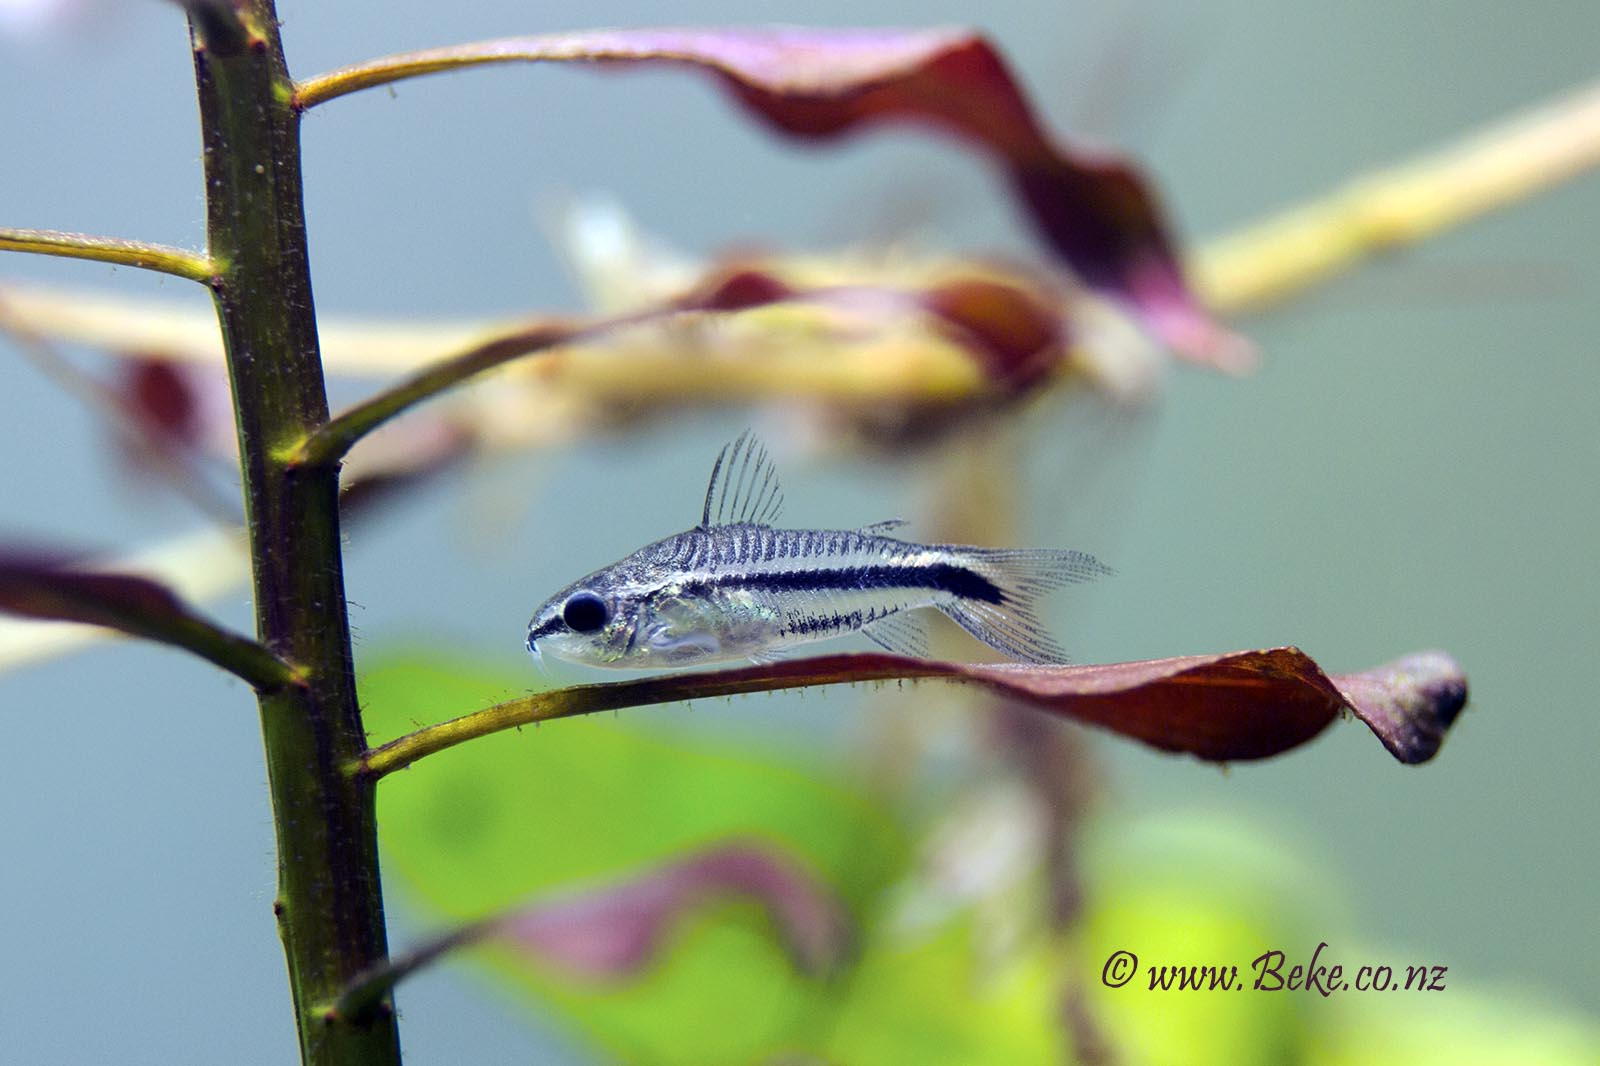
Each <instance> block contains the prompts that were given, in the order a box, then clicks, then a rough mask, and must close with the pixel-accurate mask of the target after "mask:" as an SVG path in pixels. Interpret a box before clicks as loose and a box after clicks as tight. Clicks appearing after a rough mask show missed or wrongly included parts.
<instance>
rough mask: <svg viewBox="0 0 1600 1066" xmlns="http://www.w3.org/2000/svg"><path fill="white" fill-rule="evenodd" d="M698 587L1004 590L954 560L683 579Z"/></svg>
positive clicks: (977, 596) (964, 593)
mask: <svg viewBox="0 0 1600 1066" xmlns="http://www.w3.org/2000/svg"><path fill="white" fill-rule="evenodd" d="M696 586H699V587H700V588H711V587H715V588H729V587H737V588H753V589H761V590H763V591H767V592H836V591H840V590H845V591H849V590H855V589H877V588H916V589H938V590H939V591H941V592H948V593H950V594H951V595H953V596H958V597H960V598H961V599H964V600H977V601H979V602H982V603H994V604H1002V603H1005V602H1007V600H1006V595H1005V591H1004V590H1003V589H1001V588H1000V586H999V585H996V584H995V583H994V582H993V581H990V580H989V579H988V578H986V577H984V576H983V575H982V574H980V573H978V572H977V571H975V570H969V569H968V568H966V567H964V566H957V565H956V564H955V563H929V564H927V565H925V566H893V565H889V564H884V565H877V566H852V567H838V568H832V569H826V568H823V569H815V570H777V571H774V572H771V573H746V574H716V575H713V576H710V577H706V578H702V579H700V580H698V581H692V582H686V583H685V585H684V589H685V591H690V590H696V589H695V587H696Z"/></svg>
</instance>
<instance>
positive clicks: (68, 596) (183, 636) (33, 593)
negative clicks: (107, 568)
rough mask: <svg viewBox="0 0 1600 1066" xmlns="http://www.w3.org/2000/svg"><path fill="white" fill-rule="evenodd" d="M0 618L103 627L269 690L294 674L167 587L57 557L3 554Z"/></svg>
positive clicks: (288, 681) (15, 551)
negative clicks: (207, 663) (192, 657)
mask: <svg viewBox="0 0 1600 1066" xmlns="http://www.w3.org/2000/svg"><path fill="white" fill-rule="evenodd" d="M0 613H5V614H14V615H21V616H22V617H24V618H38V619H42V620H45V621H52V622H80V623H84V624H87V625H96V626H104V627H106V628H108V629H115V630H118V631H119V632H122V633H126V634H127V635H129V636H133V637H142V638H144V639H146V640H153V641H156V642H158V643H162V644H171V645H173V646H174V647H179V648H183V649H185V650H187V651H190V652H193V653H194V654H196V655H199V656H200V657H201V658H203V659H206V660H208V661H210V662H212V663H215V664H216V665H218V666H220V667H222V668H223V669H224V670H227V671H229V672H231V673H233V674H236V675H238V676H239V677H241V678H243V679H244V680H246V681H248V682H250V683H251V684H252V685H254V686H255V687H256V688H258V689H263V690H269V689H275V688H280V687H282V686H284V685H287V684H291V683H293V680H294V673H293V671H292V670H291V669H290V668H289V667H288V665H287V664H285V663H284V662H283V661H282V660H280V659H279V658H277V656H275V655H273V654H272V652H270V651H268V650H267V649H266V648H264V647H262V646H261V645H260V644H257V643H256V642H255V641H253V640H250V639H249V638H247V637H243V636H240V635H239V634H236V633H233V632H230V631H228V630H226V629H223V628H221V627H220V626H217V625H216V624H214V623H212V622H210V621H208V620H206V619H205V618H202V617H201V616H200V615H198V614H196V613H195V612H194V611H192V610H190V608H189V607H188V606H187V605H186V604H184V603H183V601H181V600H180V599H178V597H177V596H176V595H174V594H173V592H172V591H171V590H170V589H168V588H167V587H166V586H165V585H162V584H160V583H158V582H155V581H151V580H150V579H149V578H144V577H138V576H135V575H133V574H118V573H106V572H100V571H93V570H88V569H83V568H80V567H77V566H74V565H72V564H70V563H67V562H65V561H63V560H62V559H61V558H59V557H54V556H50V555H47V554H44V553H40V552H29V551H22V550H18V549H9V550H0Z"/></svg>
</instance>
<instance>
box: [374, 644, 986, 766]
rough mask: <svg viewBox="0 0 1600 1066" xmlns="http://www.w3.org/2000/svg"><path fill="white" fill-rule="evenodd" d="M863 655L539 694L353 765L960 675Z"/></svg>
mask: <svg viewBox="0 0 1600 1066" xmlns="http://www.w3.org/2000/svg"><path fill="white" fill-rule="evenodd" d="M860 658H861V657H859V656H853V655H825V656H820V657H818V658H814V659H799V660H794V661H785V662H780V663H771V664H767V665H763V666H749V667H744V668H742V669H737V670H719V671H716V672H715V673H708V674H668V675H663V676H659V677H645V678H639V679H637V680H631V681H610V682H603V683H601V684H595V685H574V686H572V687H571V688H564V689H557V690H555V691H552V692H538V693H534V694H533V695H531V696H523V697H520V698H518V699H514V700H507V701H506V702H504V703H499V704H496V705H495V706H493V707H487V708H485V709H483V710H481V711H476V712H474V713H472V714H467V715H463V716H462V717H460V718H455V719H452V720H450V721H448V722H441V723H439V724H438V725H433V726H428V727H427V728H425V729H419V730H417V731H416V732H414V733H408V734H406V735H405V736H403V737H399V738H397V739H395V740H391V741H390V742H389V743H387V744H382V745H379V746H378V747H376V748H372V749H370V750H369V751H367V752H365V753H363V754H362V756H361V758H360V760H359V761H358V762H357V763H356V764H355V765H353V766H351V767H350V770H351V772H352V773H354V774H357V775H360V776H364V777H373V778H377V777H382V776H383V775H385V774H388V773H391V772H393V771H395V770H403V769H404V768H406V767H407V766H410V765H411V764H412V763H414V762H416V761H417V760H418V759H420V758H422V757H424V756H426V755H432V754H434V753H435V752H440V751H444V750H445V749H446V748H453V747H455V746H456V745H457V744H462V743H465V742H466V741H469V740H475V739H477V738H478V737H486V736H488V735H490V734H491V733H499V732H502V731H504V730H507V729H515V728H517V727H518V726H524V725H531V724H533V723H535V722H547V721H551V720H552V719H556V718H572V717H575V716H577V715H583V714H594V713H596V712H597V711H614V710H620V709H622V708H624V707H647V706H651V705H654V704H661V703H679V702H682V701H684V700H695V699H704V698H706V697H708V696H738V695H743V694H745V693H749V692H779V691H782V690H785V689H793V688H812V687H819V686H823V685H845V684H855V683H857V682H862V681H896V680H908V681H909V680H914V679H919V678H937V677H946V678H952V679H955V680H960V677H959V675H958V672H957V671H956V670H955V669H953V668H951V667H950V666H948V665H944V664H940V663H930V662H922V661H920V660H916V659H904V658H897V657H894V656H881V655H874V656H870V658H872V659H874V660H877V661H879V662H881V664H882V665H879V666H875V667H873V668H871V669H863V668H861V667H860V666H857V665H854V664H855V663H857V662H859V661H860ZM841 667H848V668H849V672H848V673H844V672H842V669H841Z"/></svg>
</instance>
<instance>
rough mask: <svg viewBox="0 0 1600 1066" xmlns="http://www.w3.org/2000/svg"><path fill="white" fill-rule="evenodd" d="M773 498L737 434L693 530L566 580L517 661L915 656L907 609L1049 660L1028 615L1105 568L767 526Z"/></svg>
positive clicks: (752, 448) (755, 451)
mask: <svg viewBox="0 0 1600 1066" xmlns="http://www.w3.org/2000/svg"><path fill="white" fill-rule="evenodd" d="M782 506H783V492H782V490H781V489H780V488H779V485H778V479H777V476H776V474H775V472H774V470H773V467H772V463H771V461H770V460H769V459H768V457H767V453H766V450H765V449H764V448H762V447H761V445H760V444H759V443H758V442H757V441H756V440H755V439H754V438H752V437H751V435H750V434H749V433H748V432H746V433H744V434H742V435H741V436H740V437H739V438H738V439H737V440H735V441H734V442H733V443H731V444H729V445H727V446H725V447H724V448H723V449H722V451H721V453H719V454H718V456H717V461H716V464H715V465H714V466H713V467H712V471H711V482H710V484H709V485H708V486H707V488H706V497H705V505H704V507H703V508H702V510H701V514H700V524H699V525H697V526H695V527H694V528H693V529H690V530H687V531H685V532H683V533H678V534H676V535H674V536H671V537H667V538H665V539H663V540H658V541H656V542H655V543H653V544H647V545H645V546H644V547H643V548H640V549H639V550H638V551H636V552H634V553H633V554H632V555H629V556H628V557H626V558H625V559H622V560H620V561H618V562H616V563H613V564H612V565H611V566H608V567H606V568H605V569H603V570H596V571H595V572H594V573H592V574H590V575H588V576H587V577H584V578H581V579H580V580H578V581H575V582H573V583H572V584H571V585H568V586H567V587H566V588H564V589H562V590H561V591H560V592H558V593H556V594H555V595H554V596H552V597H551V598H550V599H549V600H547V601H545V603H544V604H543V605H542V606H541V607H540V608H539V609H538V611H536V612H535V613H534V616H533V618H532V620H530V621H529V623H528V644H527V646H528V650H529V651H530V652H532V653H533V655H534V657H535V658H539V657H540V656H541V655H542V654H543V653H544V652H549V653H551V654H553V655H556V656H559V657H560V658H563V659H569V660H572V661H575V662H581V663H587V664H589V665H591V666H609V667H624V668H630V669H641V668H654V667H661V666H668V667H671V666H694V665H699V664H702V663H718V662H729V661H734V660H740V659H750V660H754V661H757V662H763V661H768V660H771V659H773V658H777V657H779V656H781V655H782V654H783V653H784V652H785V651H787V650H788V649H790V648H792V647H795V646H797V645H800V644H805V643H808V642H810V641H815V640H823V639H826V638H828V637H834V636H839V635H842V634H845V633H852V632H860V633H861V634H863V635H864V636H866V637H867V638H868V639H870V640H872V641H873V642H875V643H876V644H878V645H879V646H880V647H882V648H885V649H886V650H888V651H892V652H898V653H900V654H907V655H914V656H919V657H922V656H926V655H927V640H926V636H925V635H924V633H923V631H922V629H921V627H920V624H919V622H918V620H917V619H916V617H915V616H909V617H908V615H907V612H909V611H913V610H915V609H917V608H920V607H933V608H936V609H938V610H940V611H942V612H944V613H945V614H946V615H948V616H950V618H952V619H954V620H955V621H956V622H957V623H958V624H959V625H960V626H961V627H962V628H963V629H965V630H966V631H967V632H968V633H971V634H972V635H973V636H974V637H977V638H978V639H979V640H981V641H983V642H984V643H985V644H988V645H989V646H990V647H992V648H995V649H997V650H999V651H1001V652H1004V653H1005V654H1006V655H1008V656H1010V657H1012V658H1013V659H1018V660H1021V661H1023V662H1032V663H1059V662H1065V661H1066V656H1065V654H1064V653H1063V652H1062V651H1061V649H1060V648H1059V647H1057V645H1056V643H1055V641H1054V640H1053V639H1052V638H1051V636H1050V634H1049V632H1048V631H1046V629H1045V627H1044V626H1043V624H1042V623H1041V622H1040V621H1039V619H1038V616H1037V614H1036V613H1035V606H1034V603H1035V600H1036V599H1037V598H1038V596H1039V595H1040V594H1041V593H1043V592H1046V591H1049V590H1051V589H1055V588H1059V587H1061V586H1063V585H1067V584H1071V583H1074V582H1079V581H1087V580H1089V579H1091V578H1094V577H1099V576H1102V575H1106V574H1109V573H1111V569H1110V568H1109V567H1107V566H1105V565H1104V564H1102V563H1101V562H1099V561H1098V560H1096V559H1095V558H1094V557H1093V556H1090V555H1086V554H1084V553H1083V552H1077V551H1059V550H1054V549H1048V548H1044V549H1007V548H978V547H972V546H969V545H962V544H918V543H915V542H912V541H906V540H900V539H897V538H895V537H891V536H887V535H886V534H887V533H888V531H890V530H893V529H896V528H898V527H899V526H901V525H904V523H903V522H900V521H898V520H894V521H889V522H878V523H875V524H873V525H870V526H865V527H862V528H860V529H778V528H776V527H775V526H774V525H773V524H772V523H773V522H774V521H776V520H777V518H778V515H779V512H780V511H781V510H782Z"/></svg>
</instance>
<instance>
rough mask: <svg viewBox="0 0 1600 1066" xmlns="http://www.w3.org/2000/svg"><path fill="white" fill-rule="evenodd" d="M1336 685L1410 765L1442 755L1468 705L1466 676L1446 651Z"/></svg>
mask: <svg viewBox="0 0 1600 1066" xmlns="http://www.w3.org/2000/svg"><path fill="white" fill-rule="evenodd" d="M1331 680H1332V681H1333V683H1334V684H1335V685H1336V686H1337V687H1338V688H1339V690H1340V692H1342V693H1343V694H1344V696H1345V698H1346V699H1347V700H1348V701H1349V703H1350V707H1351V709H1352V710H1354V711H1355V713H1356V716H1357V717H1359V718H1360V719H1361V720H1362V721H1363V722H1365V723H1366V724H1367V727H1368V728H1369V729H1371V730H1372V732H1373V733H1374V734H1376V735H1377V737H1378V739H1379V740H1381V741H1382V742H1383V746H1384V747H1386V748H1388V749H1389V752H1390V754H1392V755H1393V756H1394V757H1395V758H1396V759H1399V760H1400V761H1401V762H1403V763H1408V764H1415V763H1422V762H1427V761H1428V760H1429V759H1431V758H1433V757H1434V755H1436V754H1438V751H1439V748H1440V747H1441V746H1442V745H1443V744H1444V735H1445V733H1446V732H1448V731H1449V729H1450V726H1451V725H1452V724H1454V722H1455V720H1456V718H1457V717H1459V716H1460V714H1461V711H1462V709H1463V708H1464V707H1466V705H1467V675H1466V673H1465V671H1463V670H1462V669H1461V665H1460V664H1459V663H1457V662H1456V661H1455V659H1453V658H1452V657H1451V656H1449V655H1448V654H1446V653H1445V652H1442V651H1425V652H1417V653H1416V654H1414V655H1407V656H1405V657H1403V658H1400V659H1396V660H1395V661H1394V662H1391V663H1387V664H1385V665H1383V666H1379V667H1375V668H1374V669H1371V670H1365V671H1362V672H1361V673H1358V674H1344V675H1341V676H1339V677H1335V678H1332V679H1331Z"/></svg>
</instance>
